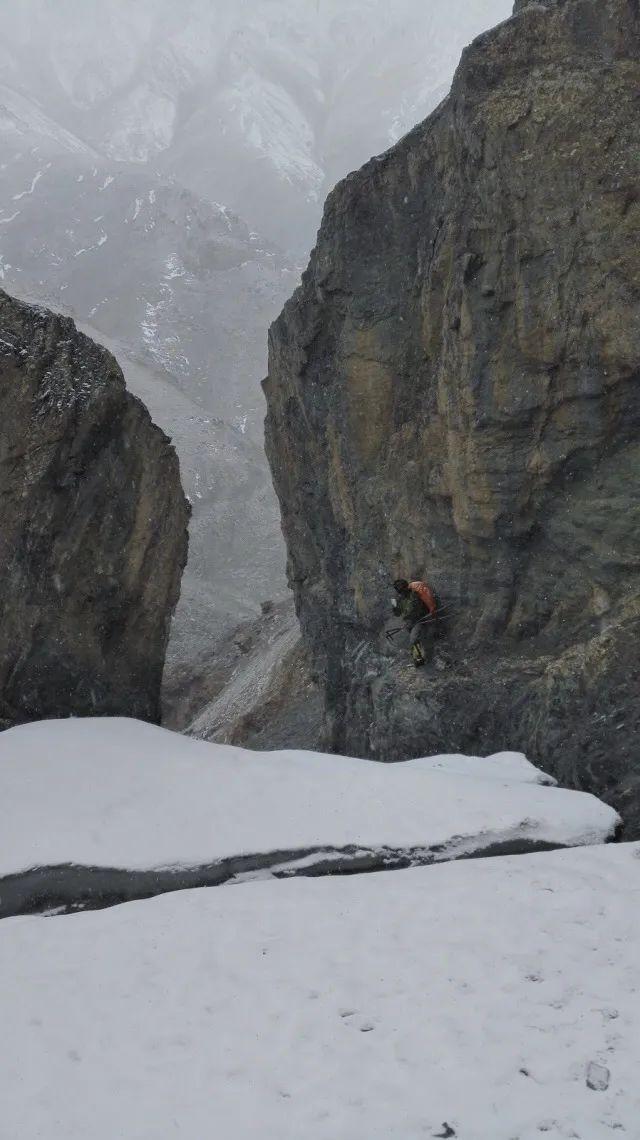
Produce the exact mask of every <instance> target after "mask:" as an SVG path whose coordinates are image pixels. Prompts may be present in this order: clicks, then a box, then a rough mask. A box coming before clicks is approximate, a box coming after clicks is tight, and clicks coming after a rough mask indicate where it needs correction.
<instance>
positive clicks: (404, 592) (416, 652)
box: [391, 578, 438, 668]
mask: <svg viewBox="0 0 640 1140" xmlns="http://www.w3.org/2000/svg"><path fill="white" fill-rule="evenodd" d="M393 588H394V590H395V592H396V594H397V595H398V596H397V598H393V600H392V602H391V608H392V610H393V612H394V614H396V615H397V617H399V618H401V619H402V621H403V624H404V625H405V626H406V628H407V629H408V630H409V646H410V650H411V656H412V658H413V663H414V665H415V666H416V668H419V667H420V666H421V665H425V664H426V662H427V659H428V658H430V657H431V656H432V653H433V640H434V635H435V625H436V617H437V610H438V605H437V601H436V596H435V594H434V592H433V590H432V589H431V586H428V585H427V583H426V582H408V581H407V579H406V578H398V579H397V580H396V581H395V582H394V583H393Z"/></svg>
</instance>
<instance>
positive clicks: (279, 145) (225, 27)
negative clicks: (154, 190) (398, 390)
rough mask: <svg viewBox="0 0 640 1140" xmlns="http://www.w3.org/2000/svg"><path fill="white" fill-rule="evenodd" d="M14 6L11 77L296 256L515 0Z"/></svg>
mask: <svg viewBox="0 0 640 1140" xmlns="http://www.w3.org/2000/svg"><path fill="white" fill-rule="evenodd" d="M16 7H17V8H19V11H17V12H10V13H7V14H5V15H4V18H3V32H4V34H5V37H6V39H7V41H8V43H10V44H11V50H12V58H13V60H17V61H18V67H17V69H16V67H15V66H12V67H11V68H6V69H5V70H6V71H7V72H8V74H7V81H8V82H13V83H14V84H15V83H16V82H17V83H18V86H19V87H20V89H21V90H23V91H24V93H26V94H29V95H31V96H33V97H34V98H36V99H39V100H40V101H42V102H43V105H46V106H47V107H51V108H52V112H53V113H55V117H56V118H57V119H58V121H59V122H60V123H61V124H63V125H64V127H65V128H66V129H67V130H69V131H71V132H73V133H74V134H77V135H78V136H79V137H80V138H82V139H84V140H85V141H86V142H87V143H88V144H90V145H92V146H94V147H95V148H96V149H97V150H99V151H100V153H101V154H102V155H104V156H105V157H109V158H110V159H112V160H115V161H118V162H135V163H140V164H144V163H147V164H148V163H152V164H154V166H156V167H157V166H158V165H161V167H162V169H163V170H164V171H166V172H170V173H171V174H173V175H174V176H175V177H176V178H177V179H178V180H179V181H180V182H181V183H182V184H185V185H188V186H190V187H191V188H192V189H194V190H195V191H196V192H197V193H198V194H200V195H202V196H204V197H207V198H209V199H210V200H214V201H215V200H219V201H223V202H225V203H227V205H229V206H230V207H231V208H232V209H234V210H236V211H237V212H238V213H240V214H241V215H243V216H244V217H246V218H248V219H249V220H250V221H251V224H252V225H253V226H254V227H255V228H256V229H259V230H261V231H262V232H263V233H266V234H268V235H269V236H271V237H274V238H276V239H278V240H279V241H280V242H281V243H282V244H284V245H285V247H287V248H292V247H295V246H298V245H300V246H302V247H308V245H309V244H310V241H311V238H312V236H313V231H314V226H315V225H316V224H317V221H318V216H319V211H320V208H321V204H322V200H323V198H324V196H325V195H326V193H327V190H328V189H329V188H330V187H331V185H332V184H333V182H334V181H335V180H336V179H337V178H338V177H341V176H343V175H344V174H346V173H347V172H348V170H349V169H351V168H353V167H354V166H358V165H360V164H361V163H362V162H364V161H365V160H366V159H367V158H369V157H370V155H371V154H373V153H377V152H379V151H381V150H384V149H386V147H387V146H389V145H390V144H391V143H393V142H395V141H396V140H397V138H398V137H399V136H400V135H401V134H403V133H404V132H405V131H406V130H407V129H409V128H410V127H411V126H413V125H414V124H415V122H417V121H418V120H419V119H421V118H424V116H425V115H426V114H427V113H428V112H429V111H430V110H431V109H432V108H433V106H435V104H436V103H437V102H438V101H439V99H440V98H441V96H442V94H443V93H444V92H445V90H446V88H447V85H448V83H449V81H450V78H451V75H452V73H453V70H454V67H455V65H456V63H457V60H458V57H459V54H460V50H461V48H462V47H463V46H464V44H465V43H467V42H469V41H470V40H471V39H472V38H473V37H474V36H475V35H476V34H478V33H479V32H480V31H482V30H484V29H485V28H486V27H488V26H489V25H490V24H492V23H496V22H497V21H498V20H500V19H503V18H505V17H506V16H508V15H509V14H510V10H511V0H428V2H427V3H425V2H419V0H391V2H389V0H242V2H241V3H234V4H230V3H229V0H184V2H183V3H182V4H180V5H179V6H178V5H176V4H175V3H174V2H173V0H137V2H136V4H135V5H134V4H131V3H129V2H128V0H109V2H108V3H101V4H99V5H98V4H97V3H91V2H89V0H55V2H52V0H21V4H20V5H18V6H16ZM34 57H35V58H37V59H38V62H39V66H38V68H34V67H33V65H32V61H33V59H34ZM30 61H31V66H30V65H29V63H30ZM0 65H1V61H0ZM16 72H17V76H18V78H17V79H16Z"/></svg>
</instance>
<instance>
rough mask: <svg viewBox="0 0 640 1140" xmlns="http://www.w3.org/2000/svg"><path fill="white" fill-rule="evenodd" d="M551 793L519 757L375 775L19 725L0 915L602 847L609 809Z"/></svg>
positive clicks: (312, 756)
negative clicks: (253, 882)
mask: <svg viewBox="0 0 640 1140" xmlns="http://www.w3.org/2000/svg"><path fill="white" fill-rule="evenodd" d="M549 782H550V781H549V778H548V777H546V776H544V774H543V773H541V772H540V771H539V770H538V769H536V768H534V766H533V765H532V764H529V763H528V761H527V760H526V759H525V758H524V757H523V756H521V755H519V754H517V753H501V754H499V755H497V756H490V757H488V758H486V759H480V758H477V757H461V756H442V757H437V758H435V759H434V758H430V759H424V760H412V761H410V762H408V763H405V764H375V763H372V762H371V761H368V760H357V759H351V758H349V757H345V756H327V755H322V754H320V753H315V752H303V751H283V752H250V751H246V750H244V749H242V748H234V747H231V746H229V745H223V744H208V743H204V742H202V741H198V740H193V739H190V738H188V737H184V736H180V735H178V734H177V733H171V732H167V731H166V730H165V729H161V728H156V727H154V726H151V725H148V724H143V723H142V722H139V721H133V720H123V719H110V718H100V719H91V718H89V719H85V720H60V721H48V722H47V721H45V722H41V723H39V724H29V725H23V726H21V727H19V728H14V729H10V730H9V731H7V732H4V733H2V734H1V735H0V802H1V803H2V805H3V812H4V813H5V819H4V821H3V826H2V834H1V837H0V896H1V902H0V915H3V916H4V915H6V914H7V913H9V914H10V913H16V912H20V911H24V910H30V909H42V908H43V906H50V905H56V904H63V905H64V904H65V902H66V905H70V906H81V905H87V903H91V900H92V898H94V902H93V905H96V902H97V903H98V904H99V903H100V902H101V901H102V895H104V896H105V897H106V902H107V904H108V903H112V902H113V901H117V900H118V899H119V898H131V897H133V898H136V897H138V898H140V897H144V896H145V895H149V894H158V893H160V892H162V891H168V890H169V891H170V890H175V889H177V888H179V887H184V886H189V885H204V884H207V883H210V884H217V883H224V882H227V881H229V880H231V881H238V880H242V879H243V878H246V876H247V874H249V875H252V876H255V875H258V877H263V878H264V877H270V876H272V875H274V876H276V877H287V876H289V875H296V874H303V875H304V874H311V875H318V874H328V873H344V872H345V871H347V872H353V871H356V870H362V869H369V870H371V869H377V868H384V867H390V868H392V867H398V866H407V865H418V864H423V863H437V862H442V861H445V860H448V859H460V858H467V857H469V856H471V855H474V856H478V855H481V854H498V853H502V852H503V851H507V852H512V851H532V850H536V849H538V848H545V847H571V846H577V845H580V844H591V843H603V842H606V841H607V840H608V839H610V838H611V837H612V836H613V834H614V832H615V829H616V827H617V825H618V823H619V820H618V817H617V815H616V813H615V812H614V811H613V810H612V808H610V807H607V806H606V805H605V804H603V803H601V802H600V801H599V800H597V799H595V798H594V797H593V796H591V795H587V794H586V793H583V792H573V791H567V790H565V789H560V788H555V787H547V786H544V785H545V784H548V783H549ZM551 783H553V781H551ZM83 868H84V872H83ZM65 869H66V870H65ZM114 869H115V871H116V875H115V878H114V879H113V881H112V879H111V878H110V874H111V871H112V870H114ZM83 875H84V878H83ZM7 876H9V877H11V876H13V879H12V880H11V879H10V878H7ZM15 876H18V878H17V879H16V878H15ZM116 880H117V884H116ZM96 881H97V883H98V887H97V888H96V889H94V882H96ZM102 905H105V904H104V902H102Z"/></svg>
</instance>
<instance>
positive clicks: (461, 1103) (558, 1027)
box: [0, 844, 640, 1140]
mask: <svg viewBox="0 0 640 1140" xmlns="http://www.w3.org/2000/svg"><path fill="white" fill-rule="evenodd" d="M639 901H640V845H638V844H628V845H615V846H606V847H592V848H582V849H580V850H572V851H557V852H551V853H545V854H539V855H529V856H517V857H508V858H500V859H484V860H476V861H472V862H463V863H449V864H446V865H442V866H438V867H430V868H419V869H414V870H408V871H398V872H396V873H394V874H374V875H360V876H353V877H349V878H337V879H332V878H327V879H320V880H308V879H297V880H293V881H289V882H280V883H276V882H264V883H254V884H248V885H246V886H243V887H241V888H237V889H235V890H220V889H217V890H196V891H187V892H181V893H179V894H173V895H165V896H163V897H161V898H157V899H153V900H151V901H146V902H136V903H130V904H127V905H125V906H119V907H114V908H112V909H110V910H104V911H98V912H89V913H85V914H80V915H76V916H72V917H59V918H50V919H45V918H35V917H32V918H14V919H7V920H5V921H4V922H2V923H0V974H1V975H2V977H3V978H4V979H5V980H6V979H10V980H11V984H10V985H5V986H3V987H1V989H0V1019H1V1021H2V1024H3V1025H4V1026H10V1027H11V1030H10V1032H5V1033H4V1034H2V1043H1V1045H0V1072H1V1073H2V1077H1V1078H0V1081H1V1085H0V1096H1V1098H2V1119H1V1121H0V1136H2V1138H3V1140H5V1138H6V1140H17V1138H19V1140H42V1138H44V1137H46V1140H86V1138H87V1136H91V1138H92V1140H115V1138H116V1137H123V1138H126V1140H174V1138H175V1137H179V1138H180V1140H203V1138H204V1137H208V1136H211V1137H213V1136H215V1138H216V1140H302V1138H304V1140H390V1138H398V1140H421V1138H422V1137H434V1136H439V1135H443V1134H444V1135H455V1137H457V1138H458V1140H534V1138H535V1140H539V1138H540V1137H542V1136H545V1137H548V1138H549V1140H569V1138H573V1140H605V1138H606V1137H607V1136H609V1135H612V1136H613V1135H616V1136H621V1137H622V1136H629V1137H630V1138H631V1137H632V1138H634V1140H637V1137H638V1135H639V1134H640V1133H639V1124H638V1122H639V1121H640V1088H639V1085H638V1080H637V1074H638V1063H639V1061H640V998H639V993H640V974H639V972H638V968H637V947H638V944H639V940H640V907H639V906H638V903H639ZM593 1078H596V1084H597V1085H598V1087H596V1088H592V1087H589V1084H588V1083H587V1082H588V1081H589V1080H591V1082H592V1083H593ZM445 1122H446V1124H447V1126H448V1128H449V1129H452V1130H453V1133H451V1132H449V1133H448V1132H447V1130H446V1128H445V1127H444V1124H445Z"/></svg>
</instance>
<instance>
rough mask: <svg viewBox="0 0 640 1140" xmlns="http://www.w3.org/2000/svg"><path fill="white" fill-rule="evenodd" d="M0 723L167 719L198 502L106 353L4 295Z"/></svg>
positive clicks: (59, 320)
mask: <svg viewBox="0 0 640 1140" xmlns="http://www.w3.org/2000/svg"><path fill="white" fill-rule="evenodd" d="M0 492H1V493H0V568H1V574H2V602H1V605H2V615H1V620H0V723H1V724H2V725H3V727H7V726H8V725H12V724H18V723H20V722H22V721H27V720H38V719H42V718H46V717H65V716H82V715H106V714H110V715H116V714H122V715H128V716H135V717H139V718H141V719H146V720H151V721H155V720H159V717H160V682H161V677H162V668H163V664H164V655H165V650H166V644H167V639H168V635H169V626H170V621H171V615H172V613H173V610H174V608H175V605H176V602H177V600H178V595H179V591H180V578H181V575H182V570H183V568H184V565H185V562H186V557H187V543H188V537H187V524H188V519H189V505H188V503H187V501H186V499H185V497H184V494H183V491H182V487H181V484H180V472H179V467H178V460H177V457H176V454H175V452H174V449H173V447H172V446H171V444H170V441H169V440H168V438H167V437H166V436H165V435H164V433H163V432H162V431H160V429H159V428H157V427H155V425H154V424H153V423H152V422H151V419H150V417H149V414H148V412H147V410H146V408H145V407H144V405H143V404H141V403H140V401H139V400H136V399H134V397H133V396H131V395H129V393H128V392H127V391H126V388H125V384H124V380H123V377H122V373H121V371H120V369H119V367H118V365H117V363H116V361H115V359H114V358H113V357H112V356H111V354H110V353H109V352H107V351H106V349H103V348H100V347H99V346H98V345H96V344H94V343H93V341H91V340H89V338H88V337H86V336H83V335H82V334H81V333H79V332H78V331H77V329H76V328H75V325H74V324H73V322H72V321H71V320H69V319H67V318H64V317H60V316H57V315H55V314H54V313H51V312H49V311H47V310H45V309H41V308H36V307H33V306H30V305H26V304H23V303H21V302H19V301H16V300H14V299H13V298H11V297H9V296H8V295H7V294H6V293H3V292H0Z"/></svg>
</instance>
